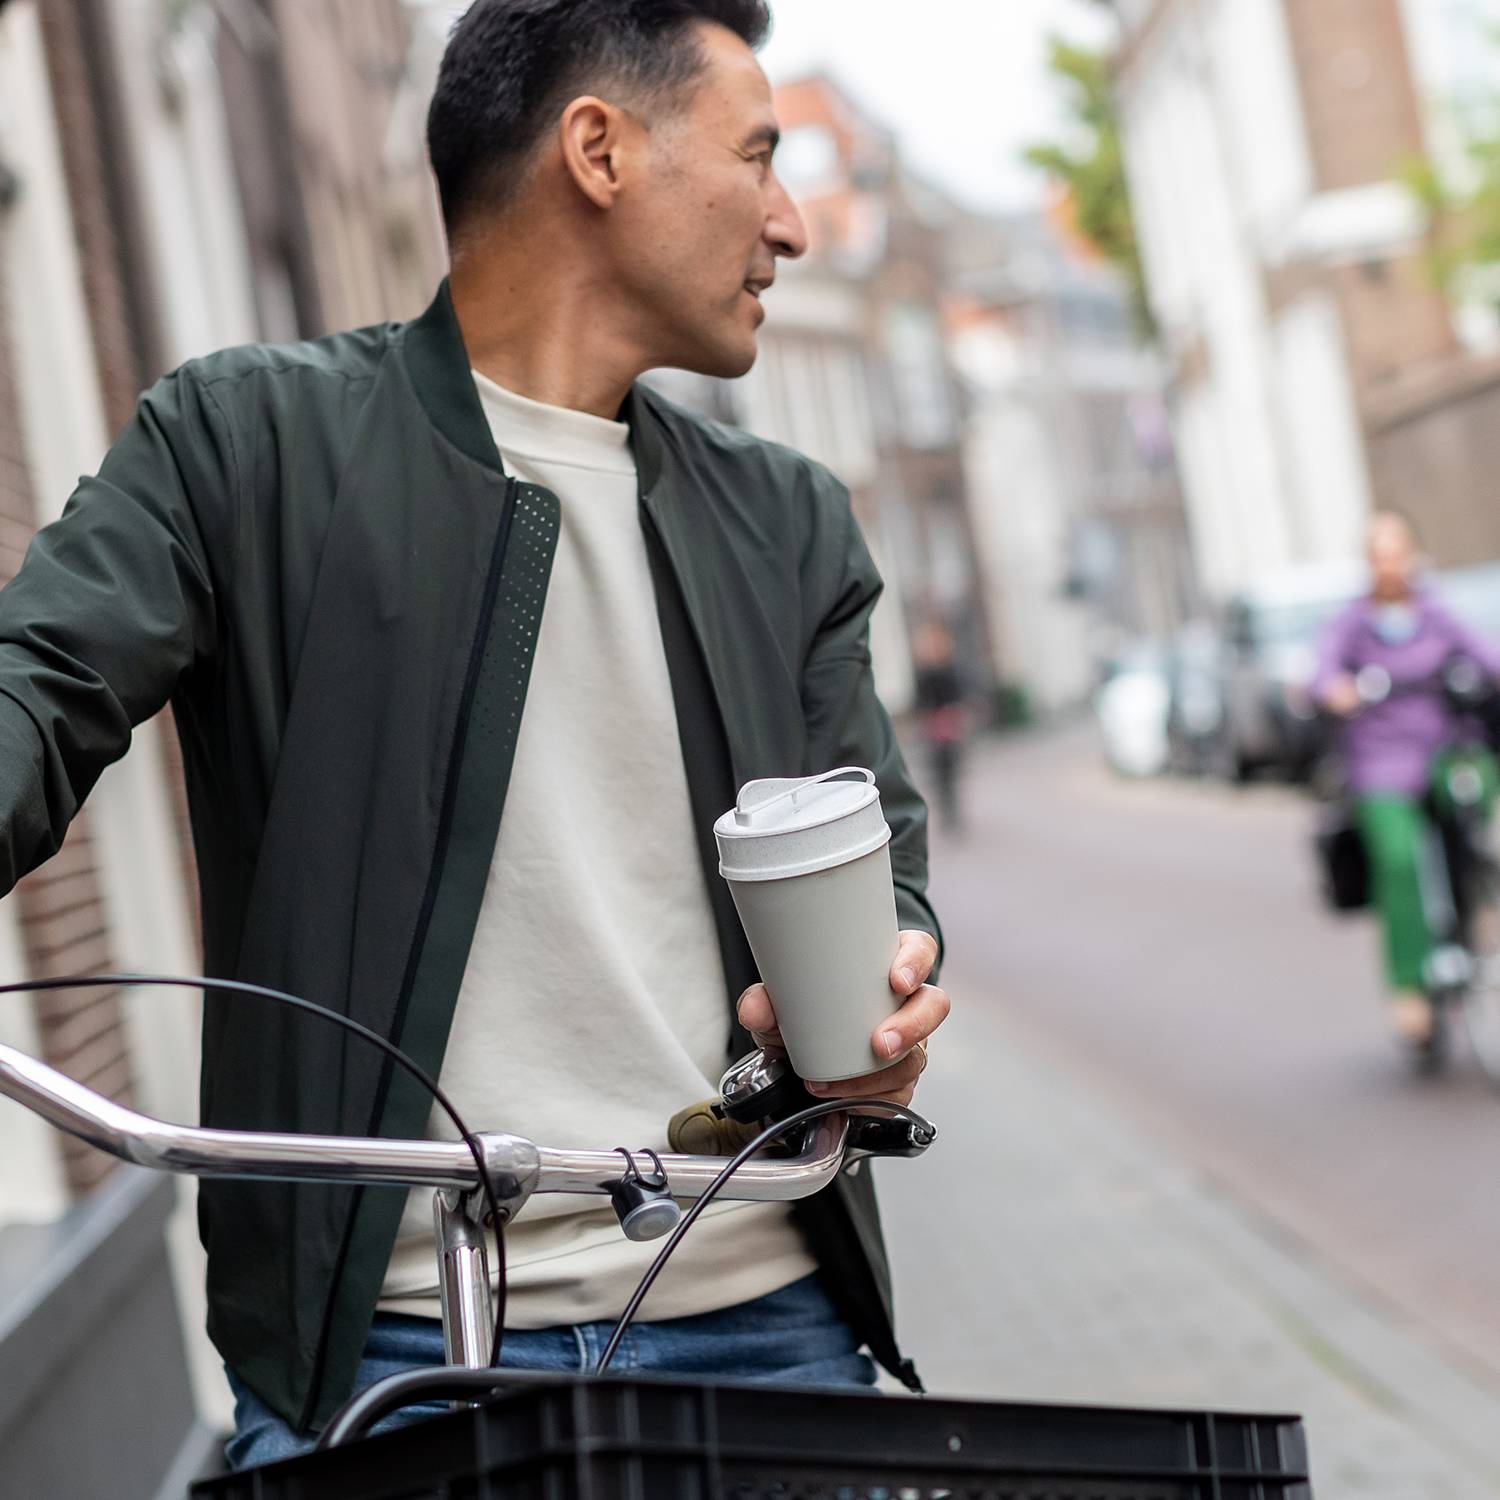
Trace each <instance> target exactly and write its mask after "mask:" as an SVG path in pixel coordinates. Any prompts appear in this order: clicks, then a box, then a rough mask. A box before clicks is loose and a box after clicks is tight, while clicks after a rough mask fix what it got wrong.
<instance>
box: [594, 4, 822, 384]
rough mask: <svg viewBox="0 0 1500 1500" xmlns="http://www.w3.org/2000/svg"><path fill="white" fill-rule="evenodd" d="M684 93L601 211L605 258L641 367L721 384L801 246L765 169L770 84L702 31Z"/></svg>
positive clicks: (741, 52) (793, 220)
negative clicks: (627, 309) (780, 269)
mask: <svg viewBox="0 0 1500 1500" xmlns="http://www.w3.org/2000/svg"><path fill="white" fill-rule="evenodd" d="M699 39H700V44H701V46H702V48H703V51H704V54H705V56H706V58H707V68H706V71H705V73H704V76H703V77H702V78H701V79H700V80H699V81H698V83H697V85H696V92H695V93H694V94H693V95H692V97H691V99H690V100H689V101H688V102H687V103H686V104H685V105H684V106H683V107H682V108H681V109H680V110H679V111H676V112H673V113H670V114H663V116H662V117H660V118H659V119H658V120H657V121H656V123H655V124H654V126H653V127H652V129H651V131H650V136H649V150H648V152H647V154H646V157H645V164H646V170H645V171H644V172H643V173H642V174H641V176H640V177H639V179H638V180H637V181H636V182H635V183H633V184H632V185H631V187H632V190H631V191H629V192H627V193H624V194H622V195H621V198H620V200H619V201H618V204H617V209H616V213H615V215H614V216H613V226H612V227H613V234H614V244H613V257H614V259H615V265H616V269H617V272H618V275H619V277H620V280H621V281H622V282H623V284H624V287H625V290H626V292H627V295H628V297H629V301H630V304H631V306H632V307H633V308H634V309H635V310H636V312H637V313H638V315H639V317H640V318H641V327H640V329H639V334H640V337H641V340H642V343H643V345H644V346H645V347H646V349H647V350H648V351H649V353H650V355H651V358H652V363H653V364H657V365H672V366H675V367H677V368H680V369H686V370H693V371H696V372H697V373H699V374H703V375H717V376H721V377H724V378H733V377H734V376H738V375H743V374H744V373H745V372H746V371H747V370H748V369H749V368H750V367H751V365H753V364H754V363H755V354H756V343H755V335H756V330H757V329H758V328H759V327H760V325H761V323H762V322H763V321H764V318H765V311H764V309H763V308H762V307H761V304H760V293H761V292H763V291H764V290H765V288H766V287H768V286H769V285H770V284H771V282H772V280H774V278H775V275H776V261H777V259H778V257H782V256H785V257H787V258H795V257H797V256H799V255H801V254H802V253H803V252H804V251H805V250H806V248H807V231H806V229H805V228H804V227H803V223H802V216H801V215H800V214H799V213H798V211H797V208H796V206H795V204H793V202H792V200H791V198H790V197H789V196H788V195H787V192H786V189H785V188H783V187H782V185H781V183H780V181H779V180H778V179H777V176H776V173H775V170H774V168H773V166H772V160H771V158H772V153H773V152H774V151H775V149H776V142H777V139H778V132H777V128H776V115H775V111H774V108H773V106H772V101H771V86H770V84H769V83H768V82H767V81H766V76H765V74H764V73H763V72H762V71H761V69H760V65H759V64H758V63H757V62H756V60H755V55H754V54H753V53H752V52H751V51H750V49H749V48H748V47H747V46H746V45H745V44H744V43H743V42H742V41H741V40H740V39H739V38H738V37H737V36H735V35H734V33H733V32H731V31H729V30H727V29H726V28H724V27H721V26H713V25H707V24H705V25H703V26H702V27H701V29H700V32H699Z"/></svg>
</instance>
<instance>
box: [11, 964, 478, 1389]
mask: <svg viewBox="0 0 1500 1500" xmlns="http://www.w3.org/2000/svg"><path fill="white" fill-rule="evenodd" d="M140 985H153V986H163V987H167V988H175V989H192V990H201V991H202V992H203V994H204V995H205V996H207V995H209V994H210V993H211V992H212V991H214V990H223V991H228V992H230V993H232V994H237V995H249V996H251V997H252V998H255V999H258V1000H275V1001H276V1002H277V1003H278V1004H281V1005H287V1006H290V1007H292V1008H293V1009H295V1010H301V1011H306V1012H307V1013H308V1014H310V1015H314V1016H321V1017H322V1018H323V1019H324V1020H328V1021H332V1022H333V1023H334V1024H335V1025H337V1026H342V1027H343V1028H344V1029H345V1030H346V1031H348V1032H349V1033H350V1034H351V1035H353V1036H357V1037H360V1038H362V1039H363V1040H364V1041H367V1042H370V1043H371V1044H372V1045H374V1046H376V1047H379V1048H380V1050H381V1051H382V1052H384V1053H385V1054H386V1056H387V1057H389V1058H390V1059H391V1060H392V1061H393V1062H395V1063H398V1064H399V1065H400V1066H401V1067H402V1068H404V1069H405V1070H406V1071H407V1073H409V1074H410V1075H411V1077H413V1078H414V1079H416V1081H417V1082H418V1083H419V1084H421V1085H422V1087H423V1088H424V1089H426V1090H427V1092H428V1093H429V1094H431V1095H432V1097H433V1098H434V1099H435V1100H436V1101H437V1103H438V1106H439V1107H440V1108H441V1109H442V1111H443V1113H444V1114H446V1115H447V1116H448V1118H449V1119H450V1120H451V1121H452V1122H453V1126H454V1129H456V1130H457V1131H458V1133H459V1136H460V1137H461V1138H462V1140H463V1143H464V1145H465V1146H467V1147H468V1148H469V1154H470V1155H471V1156H472V1157H473V1158H474V1166H475V1169H476V1170H477V1171H478V1173H479V1183H480V1187H481V1189H482V1190H483V1192H484V1197H485V1202H486V1204H487V1205H488V1208H489V1213H490V1218H491V1221H492V1222H493V1224H494V1229H495V1258H496V1262H497V1270H498V1273H499V1285H498V1290H497V1294H496V1297H495V1332H494V1338H493V1341H492V1343H491V1345H490V1364H491V1366H495V1367H498V1365H499V1363H500V1346H501V1344H502V1342H503V1340H504V1337H505V1231H504V1220H503V1219H502V1217H501V1213H500V1197H499V1194H498V1193H496V1191H495V1184H494V1181H493V1179H492V1178H491V1177H490V1169H489V1164H488V1163H487V1162H486V1161H485V1159H484V1147H483V1146H482V1145H481V1144H480V1142H479V1139H478V1137H476V1136H475V1134H474V1132H473V1131H471V1130H470V1129H469V1127H468V1126H467V1125H466V1124H464V1121H463V1118H462V1116H460V1114H459V1112H458V1110H457V1109H455V1108H454V1106H453V1102H452V1100H450V1099H449V1098H448V1096H447V1094H445V1093H444V1092H443V1090H442V1088H441V1087H440V1086H439V1084H438V1082H437V1080H436V1079H435V1078H433V1077H432V1076H431V1074H429V1073H428V1072H427V1070H426V1069H425V1068H423V1067H422V1066H421V1064H420V1063H417V1062H414V1061H413V1060H412V1059H411V1058H410V1057H408V1056H407V1055H406V1053H405V1052H403V1051H402V1050H401V1049H400V1048H399V1047H398V1046H397V1045H396V1044H395V1043H394V1042H390V1041H387V1040H386V1039H385V1037H383V1036H381V1035H380V1034H379V1033H378V1032H375V1031H371V1030H370V1028H369V1027H368V1026H365V1025H362V1024H361V1023H360V1022H359V1021H356V1020H353V1019H352V1018H351V1017H349V1016H344V1015H340V1014H339V1013H338V1011H336V1010H329V1009H328V1007H327V1006H326V1005H317V1004H315V1003H314V1002H313V1001H311V1000H304V999H302V998H301V997H300V996H298V995H289V994H287V993H286V992H285V991H284V990H274V989H271V988H269V987H268V986H266V985H263V984H252V983H251V982H250V981H249V980H245V979H206V978H204V979H189V978H185V977H183V976H180V975H176V974H80V975H74V976H70V977H63V978H57V979H27V980H25V981H22V982H17V983H11V984H0V995H15V994H26V993H29V992H35V991H41V990H88V989H106V988H109V989H129V988H135V987H137V986H140Z"/></svg>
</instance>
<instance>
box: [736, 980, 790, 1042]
mask: <svg viewBox="0 0 1500 1500" xmlns="http://www.w3.org/2000/svg"><path fill="white" fill-rule="evenodd" d="M737 1011H738V1014H739V1018H740V1025H741V1026H743V1027H744V1028H745V1030H746V1031H748V1032H749V1033H750V1035H751V1036H752V1037H753V1038H754V1040H755V1045H756V1046H757V1047H781V1046H783V1045H784V1044H783V1042H782V1040H781V1031H780V1029H779V1028H778V1027H777V1025H776V1012H775V1011H774V1010H773V1009H772V1007H771V997H770V995H769V994H768V993H767V991H766V987H765V985H763V984H752V985H751V986H750V988H749V989H748V990H746V991H745V993H744V994H743V995H741V996H740V999H739V1005H738V1007H737Z"/></svg>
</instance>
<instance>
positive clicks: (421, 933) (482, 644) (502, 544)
mask: <svg viewBox="0 0 1500 1500" xmlns="http://www.w3.org/2000/svg"><path fill="white" fill-rule="evenodd" d="M519 490H520V485H519V484H518V483H517V481H516V480H515V479H514V478H513V477H510V476H507V477H506V481H505V502H504V508H503V510H502V511H501V515H500V529H499V531H498V532H497V533H496V535H495V546H494V550H493V551H492V552H491V554H490V568H489V574H488V576H487V577H486V578H485V581H484V597H483V599H482V601H481V602H480V606H479V628H478V629H477V630H476V631H475V633H474V644H473V646H472V647H471V648H470V651H469V666H468V671H467V672H466V673H465V675H464V688H463V694H462V696H461V697H460V698H459V703H458V723H457V725H456V727H455V729H454V735H453V748H452V750H451V751H450V753H449V756H448V774H447V779H446V781H445V783H444V786H443V805H442V808H441V810H440V812H439V814H438V831H437V841H436V844H435V846H434V849H433V856H432V868H431V869H430V870H429V871H428V872H427V889H426V891H425V893H424V894H423V897H422V909H421V912H420V913H419V915H418V917H417V930H416V935H415V936H414V937H413V939H412V947H411V952H410V954H409V955H408V956H407V960H406V972H405V974H404V975H403V976H402V980H401V993H400V995H399V996H398V997H397V1000H396V1014H395V1016H394V1017H393V1019H392V1025H391V1039H392V1040H393V1041H394V1042H395V1043H396V1045H397V1046H400V1045H401V1033H402V1032H403V1031H405V1030H406V1016H407V1012H408V1010H410V1008H411V996H412V990H413V989H414V988H415V986H416V979H417V966H418V965H419V964H420V963H421V961H422V949H423V948H424V947H425V946H426V944H427V930H428V928H429V926H430V925H431V923H432V912H433V908H434V907H435V906H436V905H437V893H438V887H439V886H440V885H441V883H442V875H443V865H444V862H445V861H446V859H447V855H448V841H449V839H450V838H451V836H452V833H453V814H454V803H455V802H456V800H457V797H458V781H459V771H460V769H461V767H462V765H463V758H464V748H465V746H466V745H467V743H468V738H469V718H470V715H471V714H472V713H473V709H474V695H475V693H476V692H477V691H478V689H479V673H480V669H481V667H482V666H483V665H484V653H485V648H486V646H488V644H489V639H490V625H491V623H492V622H493V619H494V614H495V598H496V596H497V595H498V594H499V592H500V571H501V568H502V567H503V566H504V563H505V552H506V548H507V547H508V545H509V543H510V528H511V521H512V519H513V518H514V516H515V513H516V500H517V497H518V493H519ZM392 1076H393V1067H392V1065H391V1064H390V1063H389V1062H387V1063H386V1067H385V1070H384V1072H383V1073H382V1075H381V1086H380V1089H379V1091H378V1092H377V1095H376V1099H375V1107H374V1110H373V1112H372V1115H371V1121H370V1124H371V1128H372V1129H373V1128H374V1126H375V1125H376V1124H377V1123H378V1122H379V1120H380V1117H381V1115H382V1114H383V1113H384V1112H385V1104H386V1099H387V1097H388V1095H389V1093H390V1083H391V1078H392Z"/></svg>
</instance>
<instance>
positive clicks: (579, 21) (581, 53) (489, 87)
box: [427, 0, 771, 235]
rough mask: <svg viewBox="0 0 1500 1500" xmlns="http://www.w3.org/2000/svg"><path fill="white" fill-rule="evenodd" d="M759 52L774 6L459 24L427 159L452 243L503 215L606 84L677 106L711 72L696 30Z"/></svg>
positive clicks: (494, 7) (571, 3)
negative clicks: (532, 168) (477, 216)
mask: <svg viewBox="0 0 1500 1500" xmlns="http://www.w3.org/2000/svg"><path fill="white" fill-rule="evenodd" d="M699 21H711V22H715V23H717V24H718V25H720V26H725V27H727V28H728V29H729V30H730V31H732V32H734V33H735V34H736V35H737V36H739V37H740V38H741V39H742V40H743V41H744V42H745V43H746V44H747V45H748V46H751V47H759V46H760V44H761V43H762V42H763V41H764V40H765V38H766V34H767V33H768V32H769V31H770V29H771V15H770V11H769V9H768V8H767V4H766V0H475V3H474V4H473V5H471V6H470V7H469V9H468V10H467V11H466V12H465V13H464V15H463V16H462V18H461V19H460V20H459V21H458V23H457V25H455V26H454V28H453V32H452V35H451V36H450V37H449V39H448V47H447V50H446V51H445V52H444V54H443V61H442V66H441V68H440V69H439V71H438V81H437V89H436V91H435V92H434V94H433V96H432V106H431V108H430V109H429V110H428V113H427V151H428V155H429V156H430V157H431V159H432V170H433V173H434V175H435V176H436V177H437V185H438V195H439V197H440V198H441V199H442V205H443V219H444V222H445V223H446V224H447V226H448V232H449V234H450V235H451V234H452V233H453V231H454V229H455V228H456V226H457V225H458V224H459V222H460V221H461V220H462V219H463V218H464V217H465V216H466V215H468V214H469V213H470V212H472V210H473V209H474V208H476V207H477V206H479V204H480V202H481V200H483V201H484V202H485V203H486V204H489V205H493V206H496V207H498V206H499V205H500V203H502V202H503V201H504V199H505V197H506V196H507V194H508V193H509V192H510V191H511V189H512V188H513V187H514V186H515V183H516V180H517V179H518V177H519V176H520V174H521V171H522V169H523V167H524V165H525V161H526V158H527V157H528V156H529V155H530V153H531V151H532V148H533V147H534V146H535V145H536V144H537V142H538V141H539V140H541V138H542V136H543V135H544V134H545V132H546V131H547V129H548V128H549V127H550V125H551V124H552V122H553V120H554V119H555V117H556V116H557V115H558V114H560V112H561V111H562V109H563V108H564V107H565V106H566V105H567V104H568V102H569V101H570V100H571V99H574V98H576V97H578V95H579V94H581V93H587V92H589V91H590V89H591V88H597V87H602V86H604V85H605V84H610V83H613V84H624V85H626V86H627V87H629V88H632V89H634V90H638V91H639V92H641V93H647V94H654V95H657V96H661V97H666V98H671V97H672V96H673V95H678V94H681V93H683V92H685V91H686V90H687V89H688V88H689V87H690V85H691V84H692V83H693V82H694V81H695V80H696V79H697V78H698V77H699V76H700V75H701V74H702V72H703V70H704V67H705V59H704V57H703V54H702V50H701V48H699V46H698V45H697V41H696V38H694V37H693V35H692V31H691V28H692V26H693V24H694V23H695V22H699Z"/></svg>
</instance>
